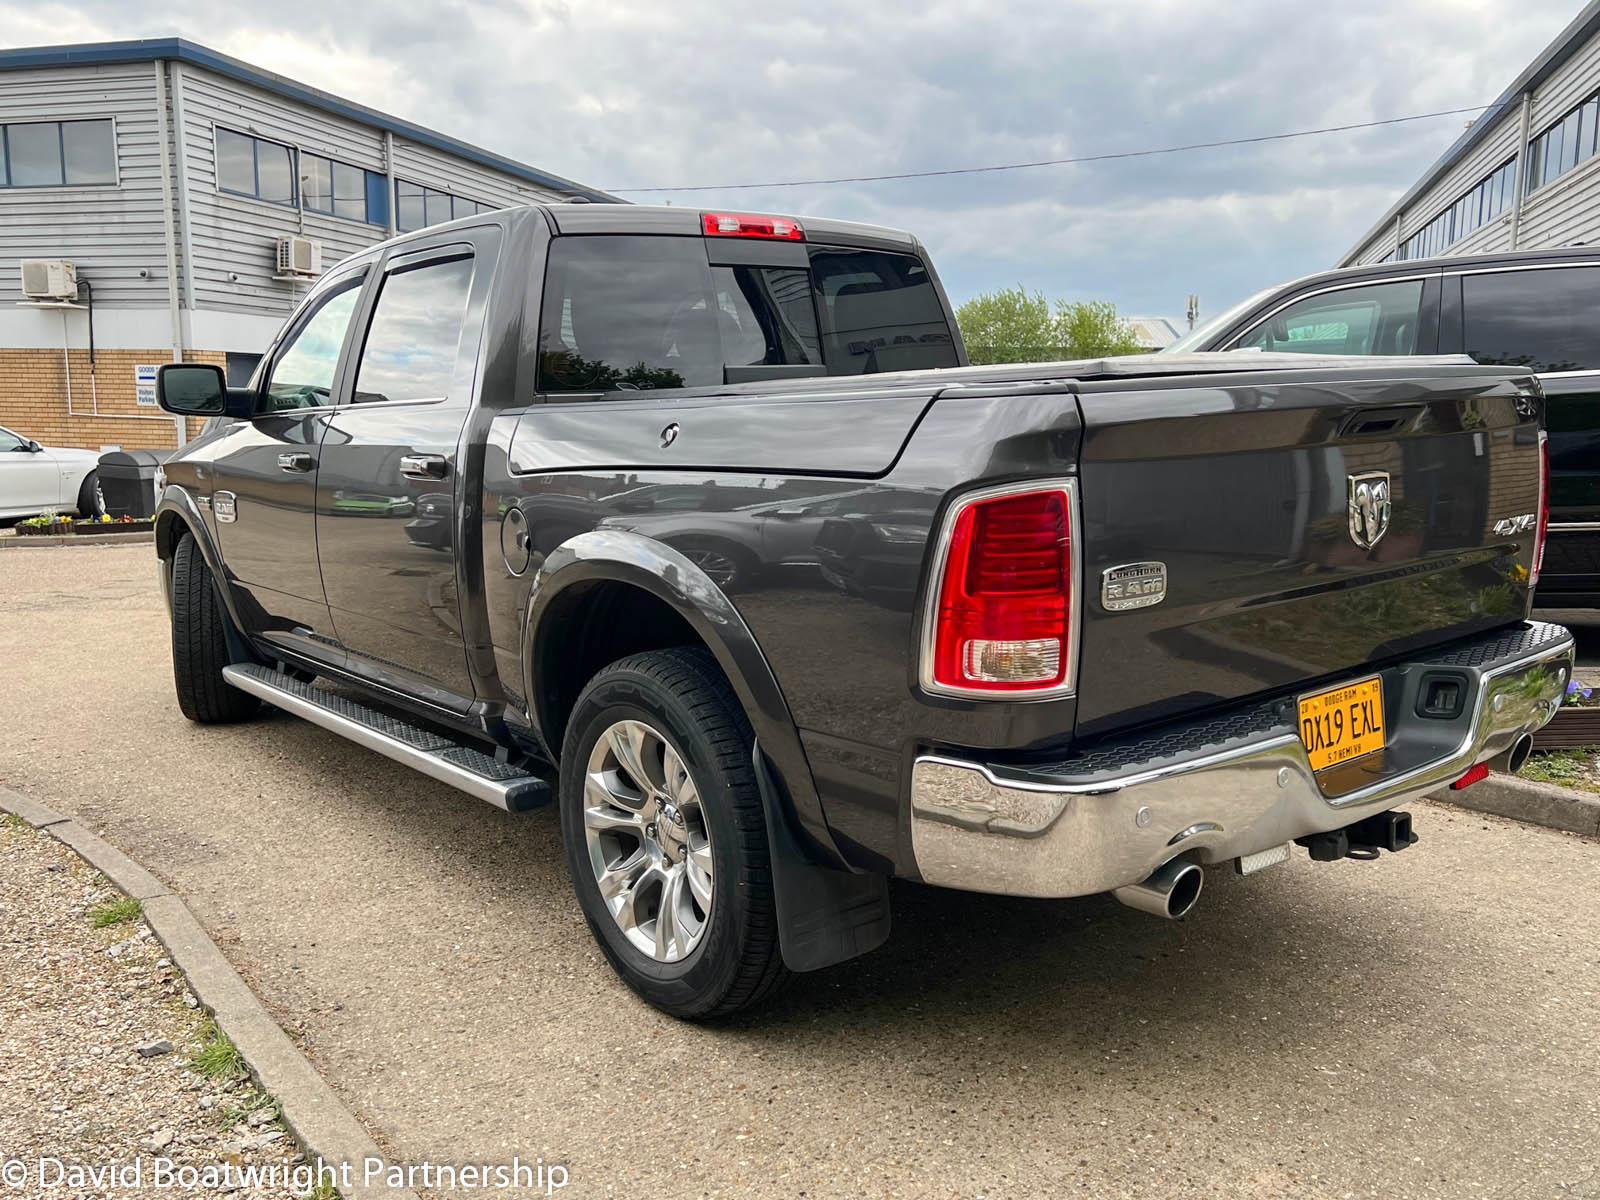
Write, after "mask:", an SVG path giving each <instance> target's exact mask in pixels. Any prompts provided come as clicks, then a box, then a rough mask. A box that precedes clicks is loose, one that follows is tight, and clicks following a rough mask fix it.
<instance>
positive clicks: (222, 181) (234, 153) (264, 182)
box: [217, 126, 295, 204]
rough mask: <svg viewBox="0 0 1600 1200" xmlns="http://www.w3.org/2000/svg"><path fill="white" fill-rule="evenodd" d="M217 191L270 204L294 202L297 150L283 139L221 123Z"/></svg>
mask: <svg viewBox="0 0 1600 1200" xmlns="http://www.w3.org/2000/svg"><path fill="white" fill-rule="evenodd" d="M217 190H218V191H223V192H232V193H233V194H234V195H236V196H253V197H254V198H255V199H257V200H265V201H267V202H268V203H270V204H293V203H294V194H295V193H294V151H293V150H291V149H290V148H289V147H288V146H285V145H283V144H282V143H281V142H269V141H267V140H266V139H265V138H258V137H251V136H250V135H249V134H247V133H235V132H234V131H233V130H231V129H223V128H222V127H221V126H218V127H217Z"/></svg>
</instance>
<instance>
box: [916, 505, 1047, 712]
mask: <svg viewBox="0 0 1600 1200" xmlns="http://www.w3.org/2000/svg"><path fill="white" fill-rule="evenodd" d="M1073 487H1074V485H1072V484H1065V485H1060V486H1055V487H1050V488H1036V489H1033V490H1029V491H1006V492H1002V493H1000V494H995V493H994V492H992V491H990V492H985V493H979V494H978V495H975V496H973V497H971V498H969V499H967V500H963V501H961V502H959V503H958V504H957V505H956V506H955V508H953V509H952V510H951V512H950V514H949V516H947V517H946V519H945V530H946V531H947V532H946V534H945V543H944V547H943V550H944V553H943V558H942V560H940V562H941V565H940V569H939V570H938V573H937V577H936V578H935V579H934V580H933V581H932V586H933V587H935V588H937V592H936V600H935V605H934V607H933V608H932V610H931V611H930V612H929V614H928V617H929V631H928V636H927V637H926V638H925V644H924V661H923V668H922V675H923V683H924V686H926V687H927V688H929V690H931V691H938V692H951V693H955V694H958V695H965V694H978V695H997V694H1017V693H1027V694H1034V695H1040V694H1058V693H1062V692H1065V691H1067V690H1069V689H1070V688H1071V686H1072V665H1073V664H1072V655H1073V650H1074V647H1073V638H1072V618H1073V604H1074V597H1073V571H1072V525H1073V502H1074V491H1073Z"/></svg>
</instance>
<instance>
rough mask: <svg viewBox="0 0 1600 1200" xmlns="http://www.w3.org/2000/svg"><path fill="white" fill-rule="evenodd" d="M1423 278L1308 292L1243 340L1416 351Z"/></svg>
mask: <svg viewBox="0 0 1600 1200" xmlns="http://www.w3.org/2000/svg"><path fill="white" fill-rule="evenodd" d="M1421 304H1422V280H1420V279H1409V280H1405V281H1403V282H1399V283H1380V284H1374V285H1373V286H1371V287H1352V288H1341V289H1339V290H1338V291H1335V292H1324V293H1323V294H1322V295H1319V296H1308V297H1307V298H1306V299H1304V300H1301V301H1299V302H1298V303H1296V304H1291V305H1289V307H1288V308H1285V309H1284V310H1283V311H1281V312H1279V313H1276V314H1275V315H1273V316H1271V317H1268V318H1267V319H1266V320H1265V321H1263V322H1262V323H1261V324H1260V325H1257V326H1256V327H1255V328H1254V329H1252V330H1251V331H1250V332H1249V333H1246V334H1245V335H1244V336H1243V337H1241V338H1240V339H1239V342H1238V345H1240V346H1242V347H1251V346H1253V347H1255V348H1257V349H1260V350H1272V351H1276V352H1278V353H1290V354H1415V353H1416V352H1417V314H1418V311H1419V309H1420V308H1421Z"/></svg>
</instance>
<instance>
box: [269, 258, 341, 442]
mask: <svg viewBox="0 0 1600 1200" xmlns="http://www.w3.org/2000/svg"><path fill="white" fill-rule="evenodd" d="M360 295H361V281H360V280H355V281H353V282H351V283H350V284H348V285H347V286H346V287H345V288H344V289H343V290H342V291H338V292H335V293H333V295H331V296H329V297H328V298H327V299H326V300H324V301H323V302H322V307H321V308H319V309H317V311H316V312H315V313H313V314H312V315H311V318H310V319H309V320H307V321H306V322H305V323H304V324H302V325H301V326H300V328H299V329H298V330H296V331H295V333H293V334H292V335H291V336H290V338H289V341H288V343H287V344H286V345H285V346H284V348H283V349H282V350H280V351H279V352H278V357H277V359H276V360H275V361H274V362H273V364H272V374H271V375H269V376H268V377H267V386H266V388H265V390H264V391H263V393H262V397H261V404H260V407H259V410H258V411H260V412H265V413H272V412H287V411H289V410H291V409H296V408H320V407H322V406H323V405H326V404H332V403H333V377H334V374H335V372H336V371H337V370H338V367H339V350H340V348H341V347H343V345H344V335H345V331H346V330H347V329H349V327H350V315H351V314H352V313H353V312H355V308H356V299H357V297H359V296H360Z"/></svg>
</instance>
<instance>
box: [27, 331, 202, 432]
mask: <svg viewBox="0 0 1600 1200" xmlns="http://www.w3.org/2000/svg"><path fill="white" fill-rule="evenodd" d="M68 353H69V361H70V366H71V376H72V406H71V407H72V411H71V412H70V413H69V412H68V411H67V374H68V371H67V365H66V364H64V363H63V361H62V354H61V351H60V350H50V349H33V348H28V349H16V348H6V347H0V425H4V426H5V427H6V428H7V429H12V430H15V431H16V432H17V433H20V434H22V436H24V437H31V438H34V439H35V440H37V441H39V442H42V443H43V444H44V445H46V446H68V447H76V448H78V449H83V450H98V449H99V448H100V447H101V446H106V445H118V446H122V447H123V448H125V449H128V450H170V449H173V448H174V447H176V446H177V444H178V431H177V429H176V428H174V426H173V421H172V418H171V416H170V415H169V414H167V413H164V412H162V411H161V410H160V409H159V408H140V407H139V406H138V405H136V404H135V403H134V382H133V368H134V366H135V365H136V364H139V363H164V362H167V361H169V360H170V359H171V357H172V352H171V350H97V351H96V352H95V356H94V360H95V361H94V366H95V370H94V388H93V392H92V394H91V391H90V379H89V352H88V350H72V351H69V352H68ZM185 357H186V358H187V360H188V361H189V362H209V363H216V364H217V366H219V367H225V366H226V364H227V356H226V355H224V354H222V353H221V352H220V351H215V352H213V351H207V350H200V351H190V352H188V353H187V354H186V355H185ZM97 409H98V412H99V415H98V416H96V415H95V413H96V410H97ZM117 414H138V418H136V419H131V420H130V419H128V418H127V417H124V418H123V419H122V420H118V419H117ZM147 416H158V417H160V418H161V420H157V421H151V420H144V419H142V418H144V417H147ZM204 424H205V422H204V421H200V420H195V419H192V418H191V419H190V421H189V436H190V437H194V436H196V435H197V434H199V432H200V427H201V426H202V425H204Z"/></svg>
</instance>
